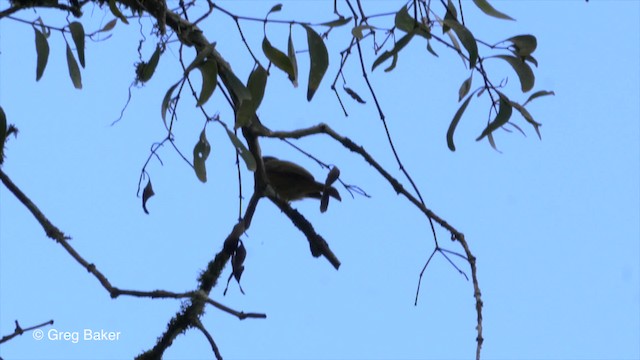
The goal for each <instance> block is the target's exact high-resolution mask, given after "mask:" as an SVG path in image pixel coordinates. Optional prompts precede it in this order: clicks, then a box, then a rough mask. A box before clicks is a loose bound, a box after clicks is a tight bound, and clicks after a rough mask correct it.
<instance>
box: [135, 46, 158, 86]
mask: <svg viewBox="0 0 640 360" xmlns="http://www.w3.org/2000/svg"><path fill="white" fill-rule="evenodd" d="M160 53H161V50H160V45H156V50H155V51H154V52H153V55H151V59H149V62H147V63H145V62H144V61H143V62H141V63H139V64H138V67H137V68H136V76H137V78H138V81H140V82H141V83H145V82H147V81H149V80H150V79H151V77H152V76H153V73H154V72H155V71H156V67H157V66H158V62H159V61H160Z"/></svg>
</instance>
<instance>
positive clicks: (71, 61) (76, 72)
mask: <svg viewBox="0 0 640 360" xmlns="http://www.w3.org/2000/svg"><path fill="white" fill-rule="evenodd" d="M67 66H68V67H69V77H71V81H73V86H74V87H75V88H76V89H82V78H81V76H80V68H79V67H78V63H77V62H76V58H74V57H73V53H72V52H71V47H69V44H67Z"/></svg>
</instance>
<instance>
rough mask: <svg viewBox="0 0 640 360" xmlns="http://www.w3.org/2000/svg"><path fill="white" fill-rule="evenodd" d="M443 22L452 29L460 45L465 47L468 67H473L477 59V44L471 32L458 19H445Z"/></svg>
mask: <svg viewBox="0 0 640 360" xmlns="http://www.w3.org/2000/svg"><path fill="white" fill-rule="evenodd" d="M444 23H445V24H446V25H448V26H449V27H451V29H453V31H454V32H455V33H456V35H457V36H458V39H460V42H462V46H464V48H465V49H467V53H469V68H470V69H473V68H474V67H475V66H476V62H477V61H478V44H477V43H476V39H475V38H474V37H473V34H472V33H471V31H469V29H467V28H466V27H464V25H462V24H460V23H459V22H458V21H455V20H447V19H445V20H444Z"/></svg>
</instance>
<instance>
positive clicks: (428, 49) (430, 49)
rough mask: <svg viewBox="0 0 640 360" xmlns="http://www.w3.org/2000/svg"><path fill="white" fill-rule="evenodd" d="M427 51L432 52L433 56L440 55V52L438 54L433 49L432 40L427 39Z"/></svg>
mask: <svg viewBox="0 0 640 360" xmlns="http://www.w3.org/2000/svg"><path fill="white" fill-rule="evenodd" d="M427 51H428V52H430V53H431V54H432V55H433V56H435V57H439V56H438V54H436V52H435V51H433V48H432V47H431V42H429V41H427Z"/></svg>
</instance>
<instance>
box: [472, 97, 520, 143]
mask: <svg viewBox="0 0 640 360" xmlns="http://www.w3.org/2000/svg"><path fill="white" fill-rule="evenodd" d="M498 94H499V95H500V106H499V107H498V114H496V118H495V119H494V120H493V121H492V122H490V123H489V124H488V125H487V127H486V128H485V129H484V130H483V131H482V134H480V136H478V138H477V139H476V141H480V140H482V138H484V137H485V136H487V135H489V134H491V133H493V132H494V131H496V130H497V129H499V128H501V127H502V126H503V125H504V124H506V123H507V122H508V121H509V119H511V114H512V113H513V106H512V105H511V101H510V100H509V98H507V97H506V96H505V95H503V94H502V93H498Z"/></svg>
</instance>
